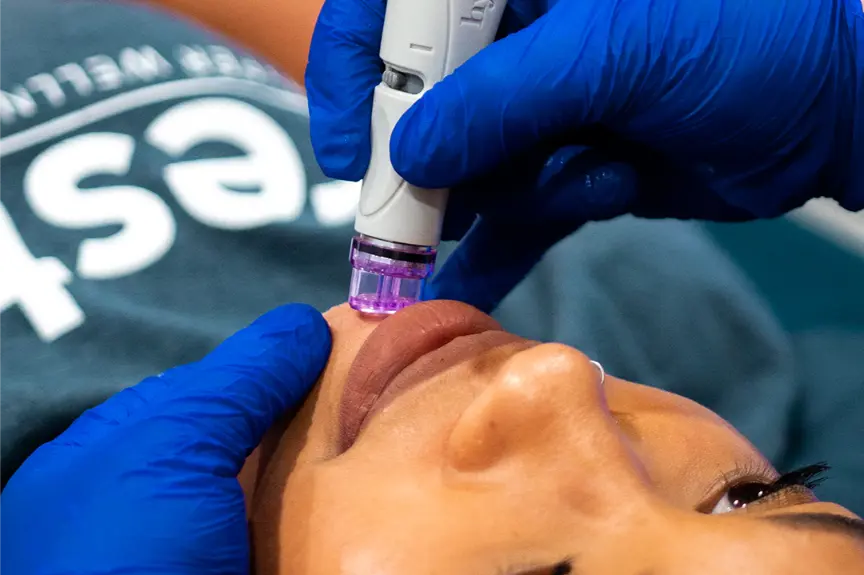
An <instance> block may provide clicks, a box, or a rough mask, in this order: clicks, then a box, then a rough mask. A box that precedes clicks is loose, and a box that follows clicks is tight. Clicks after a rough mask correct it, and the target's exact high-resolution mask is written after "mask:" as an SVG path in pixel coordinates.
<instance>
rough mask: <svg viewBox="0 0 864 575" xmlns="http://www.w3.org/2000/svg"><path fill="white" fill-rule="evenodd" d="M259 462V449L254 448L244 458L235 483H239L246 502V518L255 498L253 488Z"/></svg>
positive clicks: (256, 478)
mask: <svg viewBox="0 0 864 575" xmlns="http://www.w3.org/2000/svg"><path fill="white" fill-rule="evenodd" d="M260 461H261V448H260V447H256V448H255V451H253V452H252V454H251V455H250V456H249V457H247V458H246V463H244V464H243V468H242V469H240V473H239V474H237V481H239V482H240V487H241V488H242V489H243V498H244V499H245V500H246V518H247V519H248V518H249V517H250V516H251V514H252V498H253V497H254V496H255V486H256V484H257V482H258V475H259V473H258V470H259V464H260Z"/></svg>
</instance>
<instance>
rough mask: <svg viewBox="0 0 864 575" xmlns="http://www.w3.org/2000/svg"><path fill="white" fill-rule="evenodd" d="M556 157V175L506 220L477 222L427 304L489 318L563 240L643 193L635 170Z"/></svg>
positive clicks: (588, 156)
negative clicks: (450, 304) (441, 302)
mask: <svg viewBox="0 0 864 575" xmlns="http://www.w3.org/2000/svg"><path fill="white" fill-rule="evenodd" d="M574 154H575V155H574ZM556 156H558V157H559V158H560V161H556V160H555V158H554V157H553V160H552V161H550V163H549V164H548V165H547V170H552V171H553V175H551V176H549V177H544V178H541V180H544V181H541V185H540V187H539V188H538V189H537V190H534V191H532V192H531V193H527V194H523V195H522V196H521V198H522V201H520V202H518V203H515V204H511V205H510V206H509V207H508V210H509V212H510V213H509V215H505V214H504V212H503V210H499V213H497V214H495V215H493V216H485V215H484V216H481V217H480V218H478V219H477V221H476V222H475V223H474V225H473V227H472V228H471V229H470V230H469V231H468V233H467V234H466V235H465V237H464V238H463V239H462V241H461V242H460V243H459V245H458V246H457V248H456V249H455V250H454V252H453V253H452V254H451V255H450V257H449V258H447V260H446V261H445V262H444V265H443V266H442V267H441V270H440V271H439V272H438V274H437V275H436V276H434V277H433V279H432V280H431V281H430V282H429V284H428V285H427V287H426V291H425V293H424V299H454V300H458V301H462V302H465V303H468V304H471V305H473V306H475V307H477V308H479V309H481V310H483V311H485V312H487V313H491V312H492V311H494V309H495V308H496V307H497V306H498V304H500V303H501V301H502V300H503V299H504V298H505V297H506V296H507V295H508V294H509V293H510V292H511V291H512V290H513V288H515V287H516V286H517V285H518V284H519V283H520V282H521V281H522V280H523V279H524V278H525V277H526V276H527V275H528V273H529V272H530V271H531V270H532V269H533V267H534V266H535V265H536V264H537V263H538V262H539V261H540V260H541V259H542V258H543V256H544V254H545V253H546V252H547V251H548V250H549V249H550V248H551V247H552V246H554V245H555V244H556V243H557V242H558V241H560V240H561V239H563V238H564V237H566V236H568V235H569V234H570V233H572V232H574V231H576V230H577V229H579V227H581V226H582V225H583V224H584V223H585V222H588V221H593V220H605V219H610V218H613V217H616V216H618V215H621V214H623V213H626V212H627V211H629V209H630V206H631V205H632V203H633V201H634V200H635V198H636V197H637V196H638V188H639V181H638V175H637V172H636V170H635V169H634V168H633V167H632V166H631V165H629V164H627V163H624V162H617V161H612V160H610V159H609V158H608V157H606V156H604V155H602V154H599V153H597V152H595V151H593V150H588V151H579V148H578V147H573V148H568V149H564V150H562V151H561V152H560V153H559V154H556ZM561 162H563V163H561Z"/></svg>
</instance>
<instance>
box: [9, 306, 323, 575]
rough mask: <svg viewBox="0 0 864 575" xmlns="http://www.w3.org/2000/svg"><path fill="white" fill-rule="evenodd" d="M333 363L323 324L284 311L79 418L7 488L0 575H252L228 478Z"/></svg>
mask: <svg viewBox="0 0 864 575" xmlns="http://www.w3.org/2000/svg"><path fill="white" fill-rule="evenodd" d="M329 353H330V331H329V328H328V326H327V324H326V322H325V321H324V319H323V317H322V316H321V314H319V313H318V312H317V311H315V310H314V309H312V308H310V307H308V306H305V305H298V304H292V305H287V306H283V307H281V308H278V309H276V310H274V311H271V312H270V313H268V314H265V315H264V316H262V317H261V318H259V319H258V320H257V321H255V322H254V323H253V324H252V325H250V326H249V327H247V328H246V329H243V330H241V331H240V332H238V333H236V334H235V335H233V336H232V337H230V338H229V339H227V340H226V341H225V342H224V343H222V344H221V345H220V346H219V347H218V348H216V350H215V351H213V352H212V353H210V354H209V355H208V356H207V357H205V358H204V359H203V360H201V361H199V362H197V363H193V364H190V365H185V366H181V367H177V368H174V369H171V370H169V371H166V372H164V373H162V374H161V375H158V376H156V377H151V378H148V379H145V380H144V381H142V382H141V383H139V384H138V385H136V386H134V387H131V388H128V389H126V390H124V391H121V392H120V393H118V394H117V395H115V396H114V397H112V398H110V399H109V400H108V401H106V402H105V403H103V404H102V405H100V406H98V407H95V408H93V409H91V410H89V411H87V412H85V413H84V414H83V415H82V416H81V417H79V418H78V419H77V420H76V421H75V422H74V423H73V424H72V425H71V426H70V427H69V429H67V430H66V431H65V432H64V433H63V434H62V435H60V436H59V437H58V438H57V439H55V440H54V441H51V442H50V443H47V444H45V445H43V446H42V447H40V448H39V449H38V450H37V451H36V452H35V453H34V454H33V455H32V456H31V457H30V458H29V459H28V460H27V461H26V462H25V463H24V465H23V466H22V467H21V468H20V469H19V470H18V472H17V473H16V474H15V475H14V476H12V478H10V480H9V483H8V484H7V486H6V489H5V490H4V492H3V498H2V505H3V507H2V508H3V529H2V535H0V544H2V548H3V553H2V568H0V570H2V572H3V573H10V574H11V573H15V574H17V575H30V574H36V573H39V574H52V573H55V574H58V573H64V574H67V575H72V574H84V573H87V574H93V573H105V574H107V573H116V574H120V573H152V574H159V575H166V574H170V573H189V574H195V575H200V574H203V573H245V572H248V570H249V566H250V554H249V544H248V535H247V524H246V510H245V504H244V499H243V492H242V490H241V488H240V484H239V483H238V481H237V474H238V472H239V471H240V468H241V467H242V465H243V462H244V460H245V459H246V457H247V456H248V455H249V453H250V452H251V451H252V450H253V448H254V447H255V446H256V445H257V444H258V443H259V441H260V440H261V438H262V436H263V434H264V432H265V431H266V430H267V429H268V428H269V427H270V426H271V425H272V424H273V423H274V421H275V420H276V419H277V418H278V417H279V416H280V415H282V414H284V413H285V412H286V410H288V409H290V408H292V407H293V406H295V405H296V404H298V403H299V402H300V401H301V400H302V399H303V398H304V396H305V395H306V392H307V391H308V390H309V389H310V388H311V387H312V385H313V383H314V382H315V380H316V379H317V377H318V374H319V372H320V371H321V370H322V368H323V367H324V364H325V363H326V361H327V358H328V356H329Z"/></svg>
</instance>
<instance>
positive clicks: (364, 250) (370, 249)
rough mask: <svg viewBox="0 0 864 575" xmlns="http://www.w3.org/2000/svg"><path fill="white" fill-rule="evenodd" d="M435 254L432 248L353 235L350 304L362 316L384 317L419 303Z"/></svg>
mask: <svg viewBox="0 0 864 575" xmlns="http://www.w3.org/2000/svg"><path fill="white" fill-rule="evenodd" d="M436 255H437V252H436V250H435V249H434V248H433V247H431V246H412V245H408V244H400V243H396V242H385V241H383V240H378V239H375V238H371V237H369V236H364V235H362V234H361V235H357V236H354V238H353V239H352V240H351V255H350V261H351V268H352V270H351V287H350V291H349V293H348V304H349V305H350V306H351V307H352V308H354V309H355V310H357V311H359V312H362V313H368V314H375V315H382V314H392V313H395V312H397V311H399V310H400V309H402V308H404V307H408V306H409V305H412V304H415V303H417V302H418V301H420V297H421V295H422V293H423V286H424V284H425V283H426V278H428V277H429V276H430V275H432V272H433V271H434V269H435V256H436Z"/></svg>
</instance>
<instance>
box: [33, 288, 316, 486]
mask: <svg viewBox="0 0 864 575" xmlns="http://www.w3.org/2000/svg"><path fill="white" fill-rule="evenodd" d="M330 346H331V338H330V330H329V327H328V326H327V323H326V321H325V320H324V318H323V316H322V315H321V314H320V313H319V312H318V311H316V310H315V309H314V308H312V307H310V306H307V305H302V304H290V305H285V306H282V307H279V308H277V309H275V310H273V311H271V312H269V313H267V314H265V315H263V316H261V317H260V318H258V319H257V320H256V321H255V322H254V323H252V324H251V325H250V326H248V327H246V328H245V329H243V330H240V331H239V332H237V333H236V334H234V335H233V336H231V337H229V338H228V339H227V340H225V341H224V342H223V343H222V344H221V345H219V347H217V348H216V349H215V350H214V351H212V352H211V353H210V354H209V355H207V356H206V357H205V358H204V359H202V360H201V361H199V362H197V363H192V364H189V365H185V366H180V367H176V368H174V369H171V370H168V371H166V372H164V373H162V374H161V375H159V376H156V377H151V378H148V379H145V380H144V381H142V382H141V383H139V384H138V385H136V386H134V387H130V388H128V389H126V390H124V391H122V392H120V393H119V394H117V395H115V396H114V397H112V398H110V399H109V400H108V401H106V402H105V403H103V404H101V405H99V406H97V407H95V408H93V409H91V410H89V411H87V412H85V413H84V414H83V415H82V416H81V417H80V418H79V419H78V420H76V421H75V423H73V424H72V426H70V428H69V429H68V430H67V431H66V432H64V433H63V434H62V435H60V437H58V438H57V439H56V440H54V442H52V444H54V445H56V446H65V447H69V446H80V447H85V446H92V445H93V444H94V443H98V442H100V441H101V440H102V439H103V438H107V437H109V436H110V437H116V436H115V434H122V435H123V437H124V439H126V440H127V445H128V446H129V449H130V451H135V452H137V454H138V455H143V454H146V452H147V450H148V449H154V450H156V451H158V452H160V453H159V454H160V456H161V457H167V458H171V457H172V453H171V452H172V450H177V449H180V450H182V452H183V458H182V459H183V461H184V464H188V465H190V466H195V467H196V468H197V469H198V470H199V471H206V472H208V473H216V474H219V475H223V474H224V476H225V477H234V476H236V474H237V473H238V472H239V470H240V468H241V467H242V465H243V462H244V461H245V459H246V457H247V456H248V455H249V453H250V452H251V451H252V450H253V449H254V448H255V447H256V446H257V445H258V443H260V441H261V438H262V437H263V435H264V433H265V431H266V430H267V429H268V428H270V427H271V426H272V425H273V424H274V423H275V421H276V420H277V418H279V417H280V416H281V415H283V414H284V413H285V412H286V411H287V410H289V409H291V408H293V407H295V406H296V405H297V404H299V402H300V401H302V400H303V398H304V397H305V395H306V393H307V392H308V391H309V389H310V388H311V387H312V386H313V385H314V383H315V381H316V380H317V378H318V375H319V374H320V372H321V370H322V369H323V368H324V365H325V363H326V361H327V358H328V357H329V354H330ZM52 444H48V445H49V446H50V445H52ZM46 447H48V446H46ZM54 461H55V462H56V460H54Z"/></svg>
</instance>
